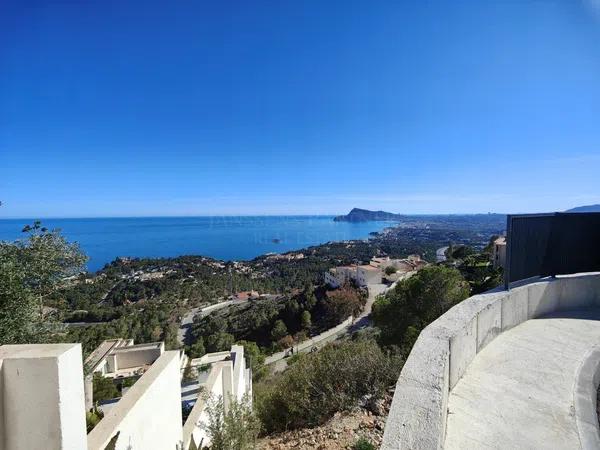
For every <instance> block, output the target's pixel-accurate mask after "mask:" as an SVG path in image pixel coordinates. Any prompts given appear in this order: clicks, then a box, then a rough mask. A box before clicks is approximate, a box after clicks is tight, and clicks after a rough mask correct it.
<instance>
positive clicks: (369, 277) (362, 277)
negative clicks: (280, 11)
mask: <svg viewBox="0 0 600 450" xmlns="http://www.w3.org/2000/svg"><path fill="white" fill-rule="evenodd" d="M355 281H356V284H358V285H359V286H361V287H364V286H368V285H369V284H380V283H381V269H380V268H378V267H373V266H372V265H370V264H367V265H364V266H358V267H357V268H356V280H355Z"/></svg>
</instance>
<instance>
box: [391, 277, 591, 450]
mask: <svg viewBox="0 0 600 450" xmlns="http://www.w3.org/2000/svg"><path fill="white" fill-rule="evenodd" d="M598 306H600V274H585V275H577V276H565V277H560V278H553V279H544V280H536V281H532V282H525V283H522V284H520V285H518V286H516V287H512V288H511V289H510V291H503V290H500V289H495V290H493V291H489V292H486V293H484V294H480V295H476V296H473V297H470V298H468V299H466V300H464V301H463V302H461V303H459V304H458V305H456V306H454V307H453V308H452V309H450V310H449V311H448V312H446V313H445V314H444V315H442V316H441V317H440V318H438V319H437V320H436V321H435V322H433V323H431V324H430V325H429V326H427V327H426V328H425V329H424V330H423V331H422V332H421V334H420V335H419V338H418V339H417V342H416V343H415V345H414V347H413V349H412V351H411V353H410V356H409V357H408V359H407V360H406V364H405V365H404V368H403V369H402V373H401V374H400V378H399V379H398V382H397V384H396V392H395V394H394V399H393V401H392V406H391V409H390V413H389V416H388V419H387V423H386V427H385V434H384V439H383V445H382V449H385V450H388V449H390V450H391V449H400V448H402V449H439V448H442V446H443V444H444V437H445V432H446V417H447V404H448V394H449V392H450V390H451V389H452V388H453V387H454V386H455V385H456V383H457V382H458V380H460V378H461V377H462V375H463V374H464V373H465V370H466V369H467V367H468V366H469V364H470V363H471V361H472V360H473V358H474V357H475V355H476V354H477V353H478V352H479V351H481V349H483V348H484V347H485V346H486V345H487V344H489V343H490V342H491V341H492V340H493V339H494V338H495V337H496V336H498V335H499V334H500V333H502V332H503V331H506V330H508V329H510V328H512V327H514V326H516V325H518V324H520V323H521V322H524V321H526V320H529V319H533V318H536V317H540V316H543V315H546V314H549V313H552V312H556V311H561V310H567V309H577V308H587V307H598Z"/></svg>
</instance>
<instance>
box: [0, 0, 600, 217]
mask: <svg viewBox="0 0 600 450" xmlns="http://www.w3.org/2000/svg"><path fill="white" fill-rule="evenodd" d="M599 169H600V0H562V1H560V0H530V1H528V0H486V1H483V0H472V1H469V0H455V1H450V0H439V1H427V0H413V1H368V0H364V1H352V0H340V1H334V0H327V1H323V0H314V1H309V0H307V1H297V0H294V1H284V0H273V1H268V2H267V1H265V2H263V1H257V0H253V1H248V0H244V1H200V0H194V1H189V2H183V1H181V2H164V1H161V2H152V1H139V2H138V1H127V0H117V1H110V0H102V1H81V2H74V1H71V2H69V1H61V2H59V1H46V2H43V1H28V2H24V1H14V2H13V1H11V0H4V1H2V2H0V201H2V202H3V203H4V205H3V206H2V207H0V217H90V216H136V215H205V214H209V215H210V214H217V215H221V214H233V215H235V214H305V213H314V214H330V213H333V214H335V213H345V212H347V210H349V209H350V208H352V207H353V206H357V207H362V208H368V209H385V210H388V211H393V212H402V213H462V212H488V211H494V212H535V211H551V210H562V209H566V208H569V207H572V206H576V205H582V204H589V203H600V170H599Z"/></svg>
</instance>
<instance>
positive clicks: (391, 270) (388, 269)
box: [385, 266, 396, 275]
mask: <svg viewBox="0 0 600 450" xmlns="http://www.w3.org/2000/svg"><path fill="white" fill-rule="evenodd" d="M393 273H396V268H395V267H394V266H387V267H386V268H385V274H386V275H391V274H393Z"/></svg>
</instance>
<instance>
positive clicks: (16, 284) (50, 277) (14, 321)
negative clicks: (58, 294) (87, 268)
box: [0, 221, 87, 344]
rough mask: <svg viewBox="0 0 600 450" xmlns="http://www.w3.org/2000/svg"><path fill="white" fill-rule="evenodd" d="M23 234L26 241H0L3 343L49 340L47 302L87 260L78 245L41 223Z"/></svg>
mask: <svg viewBox="0 0 600 450" xmlns="http://www.w3.org/2000/svg"><path fill="white" fill-rule="evenodd" d="M23 232H24V233H26V235H27V237H26V238H24V239H19V240H16V241H14V242H0V344H18V343H28V342H34V341H35V342H39V341H42V340H44V339H45V338H47V337H48V334H49V327H48V326H47V325H48V324H47V323H45V321H44V314H43V312H44V308H43V307H44V300H45V299H46V298H47V296H48V295H50V294H51V293H52V292H54V291H55V290H56V289H57V287H59V286H60V285H61V283H62V282H63V281H64V280H65V278H67V277H70V276H72V275H76V274H77V273H79V272H81V271H82V270H83V267H84V264H85V262H86V260H87V257H86V256H85V255H84V254H83V252H82V251H81V249H80V248H79V245H78V244H76V243H70V242H68V241H67V240H66V239H65V238H64V237H63V236H62V235H61V233H60V231H59V230H52V231H50V230H48V229H46V228H44V227H42V226H41V223H40V222H39V221H36V222H34V223H33V225H27V226H26V227H25V228H24V229H23Z"/></svg>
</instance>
